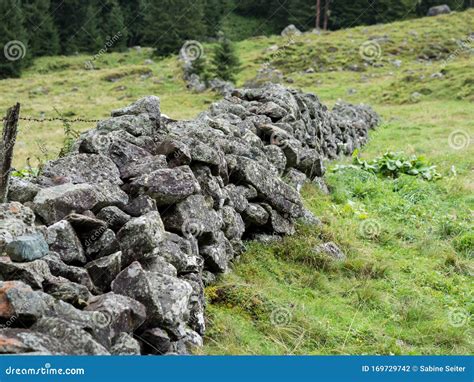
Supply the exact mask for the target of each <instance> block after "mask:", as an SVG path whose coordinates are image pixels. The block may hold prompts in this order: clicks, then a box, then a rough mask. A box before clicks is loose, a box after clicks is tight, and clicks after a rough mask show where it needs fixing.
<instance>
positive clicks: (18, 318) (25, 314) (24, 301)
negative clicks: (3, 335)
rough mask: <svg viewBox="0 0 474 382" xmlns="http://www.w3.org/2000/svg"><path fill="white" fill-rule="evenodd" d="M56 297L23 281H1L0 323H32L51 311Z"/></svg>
mask: <svg viewBox="0 0 474 382" xmlns="http://www.w3.org/2000/svg"><path fill="white" fill-rule="evenodd" d="M54 301H55V300H54V298H53V297H51V296H50V295H48V294H46V293H43V292H38V291H33V289H31V287H30V286H29V285H26V284H25V283H23V282H21V281H0V302H1V304H0V324H6V323H8V322H12V319H13V322H17V323H18V325H31V324H33V323H34V322H36V321H37V320H39V319H40V318H41V317H42V316H44V315H46V314H48V313H49V312H50V311H51V306H52V304H54Z"/></svg>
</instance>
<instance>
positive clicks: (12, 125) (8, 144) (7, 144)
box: [0, 103, 20, 203]
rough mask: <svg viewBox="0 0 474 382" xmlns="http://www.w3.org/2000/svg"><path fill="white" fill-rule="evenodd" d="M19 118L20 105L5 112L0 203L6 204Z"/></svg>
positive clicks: (1, 152)
mask: <svg viewBox="0 0 474 382" xmlns="http://www.w3.org/2000/svg"><path fill="white" fill-rule="evenodd" d="M19 116H20V104H19V103H17V104H16V105H15V106H12V107H11V108H10V109H8V111H7V115H6V117H5V122H4V124H3V136H2V141H1V142H0V203H6V202H7V196H8V187H9V184H10V173H11V168H12V160H13V148H14V147H15V141H16V135H17V132H18V117H19Z"/></svg>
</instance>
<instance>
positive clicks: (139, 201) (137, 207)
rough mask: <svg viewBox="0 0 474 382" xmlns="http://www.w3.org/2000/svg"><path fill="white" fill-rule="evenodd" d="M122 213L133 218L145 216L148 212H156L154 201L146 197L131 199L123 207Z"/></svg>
mask: <svg viewBox="0 0 474 382" xmlns="http://www.w3.org/2000/svg"><path fill="white" fill-rule="evenodd" d="M123 209H124V211H125V212H126V213H127V214H129V215H131V216H134V217H139V216H142V215H145V214H146V213H148V212H153V211H158V208H157V206H156V201H155V200H154V199H152V198H150V197H149V196H148V195H139V196H137V197H136V198H134V199H132V200H131V201H130V202H129V203H128V204H127V205H126V206H125V207H123Z"/></svg>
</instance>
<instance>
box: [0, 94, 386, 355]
mask: <svg viewBox="0 0 474 382" xmlns="http://www.w3.org/2000/svg"><path fill="white" fill-rule="evenodd" d="M377 123H378V117H377V115H376V114H375V113H374V112H373V111H372V110H371V109H370V108H369V107H366V106H362V105H360V106H354V105H349V104H346V103H342V102H341V103H338V104H337V105H336V106H335V107H334V108H333V110H331V111H330V110H328V109H327V108H326V107H325V106H324V105H322V104H321V102H320V101H319V99H318V98H317V97H316V96H315V95H312V94H303V93H301V92H299V91H296V90H290V89H287V88H284V87H282V86H279V85H267V86H265V87H262V88H258V89H240V90H235V91H233V93H232V95H231V96H229V97H227V98H225V99H223V100H222V101H219V102H216V103H214V104H212V106H211V107H210V109H209V110H208V111H206V112H203V113H202V114H200V115H199V116H198V117H197V118H196V119H194V120H191V121H175V120H170V119H168V118H164V117H163V116H162V115H161V113H160V102H159V99H158V98H157V97H153V96H151V97H145V98H142V99H140V100H138V101H137V102H135V103H134V104H132V105H130V106H128V107H125V108H123V109H119V110H115V111H113V112H112V115H111V118H110V119H107V120H105V121H101V122H99V123H98V125H97V128H96V129H94V130H91V131H88V132H86V133H84V134H83V135H81V137H80V139H78V141H77V142H76V143H75V145H74V148H73V151H72V152H71V153H70V154H69V155H68V156H66V157H63V158H60V159H57V160H54V161H51V162H49V163H47V164H46V166H45V167H44V170H43V172H42V174H41V176H40V177H38V178H36V179H18V178H14V179H13V180H12V184H11V189H10V194H9V200H10V202H9V203H6V204H2V205H0V219H1V220H0V238H1V240H0V252H1V257H0V280H2V281H0V324H1V325H2V326H3V328H2V329H0V353H29V354H169V353H177V354H182V353H187V352H189V351H190V349H191V348H192V347H193V346H201V345H202V336H203V335H204V333H205V300H204V287H205V285H207V284H209V283H212V282H213V281H214V279H215V277H216V275H218V274H221V273H225V272H227V271H228V270H229V268H230V266H231V264H232V261H233V259H235V258H236V257H237V256H239V255H240V254H241V253H242V251H243V250H244V242H245V240H249V239H255V240H266V239H268V238H271V237H275V236H281V235H291V234H293V233H294V231H295V222H296V221H297V220H298V219H303V220H304V221H306V222H307V223H309V224H311V223H315V222H317V218H316V217H314V216H312V215H311V213H310V212H309V211H306V210H305V208H304V206H303V203H302V200H301V197H300V195H299V191H300V189H301V186H302V184H303V183H304V182H305V181H311V180H314V179H318V178H319V177H321V176H322V175H323V174H324V161H325V160H327V159H333V158H336V157H337V156H338V155H344V154H351V153H352V152H353V150H354V149H356V148H357V147H360V146H361V145H363V144H364V143H365V142H366V141H367V138H368V133H369V130H370V129H373V128H375V127H376V125H377Z"/></svg>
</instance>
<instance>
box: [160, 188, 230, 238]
mask: <svg viewBox="0 0 474 382" xmlns="http://www.w3.org/2000/svg"><path fill="white" fill-rule="evenodd" d="M212 206H213V202H212V201H209V200H206V198H205V197H204V196H203V195H192V196H189V197H188V198H186V200H184V201H182V202H180V203H178V204H176V205H175V206H174V207H173V208H172V209H170V210H169V211H168V212H167V213H166V215H165V216H164V217H163V222H164V224H165V227H166V229H167V230H169V231H173V232H178V233H181V234H182V235H183V236H184V237H190V236H191V237H196V238H198V237H200V236H201V235H203V234H206V233H213V232H216V231H218V230H219V229H220V228H221V227H222V225H223V221H222V218H221V217H220V216H219V215H218V214H217V212H216V211H214V210H213V208H212Z"/></svg>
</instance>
